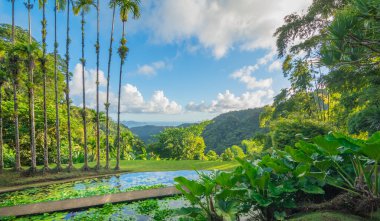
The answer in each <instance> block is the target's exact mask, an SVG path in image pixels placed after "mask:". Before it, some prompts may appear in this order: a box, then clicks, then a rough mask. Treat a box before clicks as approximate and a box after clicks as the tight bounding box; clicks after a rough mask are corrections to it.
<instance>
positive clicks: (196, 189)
mask: <svg viewBox="0 0 380 221" xmlns="http://www.w3.org/2000/svg"><path fill="white" fill-rule="evenodd" d="M174 181H175V182H177V183H178V184H177V185H176V187H177V189H178V190H180V191H181V192H186V193H189V192H190V193H191V194H192V195H194V196H202V195H203V194H204V192H205V187H204V186H203V185H201V184H199V183H197V182H195V181H193V180H188V179H186V178H185V177H182V176H180V177H176V178H174ZM183 187H185V188H186V189H187V191H186V190H185V189H184V188H183Z"/></svg>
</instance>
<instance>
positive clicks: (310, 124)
mask: <svg viewBox="0 0 380 221" xmlns="http://www.w3.org/2000/svg"><path fill="white" fill-rule="evenodd" d="M329 131H330V129H329V127H328V126H327V125H326V124H324V123H321V122H318V121H314V120H309V119H280V120H277V121H274V122H273V123H272V124H271V137H272V145H273V147H275V148H280V149H282V148H284V147H285V146H287V145H289V146H294V144H295V143H296V142H297V141H299V140H300V139H301V136H297V135H299V134H300V135H302V136H303V137H307V138H313V137H316V136H318V135H324V134H327V133H328V132H329Z"/></svg>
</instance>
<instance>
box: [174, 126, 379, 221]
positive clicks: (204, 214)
mask: <svg viewBox="0 0 380 221" xmlns="http://www.w3.org/2000/svg"><path fill="white" fill-rule="evenodd" d="M379 151H380V132H378V133H375V134H374V135H373V136H372V137H371V138H369V139H368V140H361V139H354V138H350V137H347V136H344V135H342V134H333V133H331V134H329V135H326V136H318V137H315V138H314V139H312V140H308V139H306V140H301V141H299V142H297V143H296V144H295V146H294V147H291V146H286V147H285V149H284V150H279V149H276V148H273V149H268V150H267V151H265V152H263V153H262V154H261V155H260V156H259V157H256V158H253V159H247V160H243V159H239V158H237V160H238V161H239V163H240V166H239V167H238V168H236V169H235V170H234V171H233V172H219V171H216V172H215V173H214V174H212V175H204V174H203V175H202V176H201V179H200V180H199V181H192V180H188V179H186V178H184V177H178V178H176V179H175V181H176V182H177V183H178V184H177V188H178V189H179V190H180V191H181V192H182V193H183V194H184V196H185V197H186V198H187V199H188V200H189V201H190V202H191V203H192V205H193V207H189V208H184V209H183V210H182V214H185V215H187V216H188V217H193V218H194V219H195V220H199V219H204V220H236V219H237V217H238V216H242V215H245V216H247V214H248V215H249V216H253V217H256V218H257V219H263V220H284V219H285V218H286V217H287V216H289V215H291V214H292V213H294V212H298V211H310V210H313V209H316V208H317V209H318V210H321V209H333V208H335V209H347V210H348V211H349V212H350V213H353V214H359V215H362V216H366V215H368V214H370V213H372V212H374V211H376V210H377V208H378V206H379V203H380V198H379V197H380V195H379V190H380V187H379V182H380V178H379V171H378V161H379V160H380V154H379V153H378V152H379ZM331 187H333V188H338V189H341V190H343V191H346V193H345V194H343V195H341V196H340V197H341V198H342V199H341V200H340V201H333V202H334V203H333V204H325V205H324V206H318V207H315V208H314V207H313V205H310V202H308V201H312V200H313V199H315V198H313V196H312V195H314V194H325V190H327V189H329V188H331ZM334 193H335V195H336V194H338V193H339V191H336V190H335V191H334ZM359 199H360V200H359ZM358 202H360V203H358ZM308 204H309V205H310V206H308Z"/></svg>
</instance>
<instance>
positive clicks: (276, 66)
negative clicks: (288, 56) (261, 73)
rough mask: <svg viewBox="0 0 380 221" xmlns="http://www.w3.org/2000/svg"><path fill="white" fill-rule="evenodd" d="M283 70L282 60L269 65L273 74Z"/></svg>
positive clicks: (269, 69)
mask: <svg viewBox="0 0 380 221" xmlns="http://www.w3.org/2000/svg"><path fill="white" fill-rule="evenodd" d="M281 68H282V63H281V61H280V60H275V61H274V62H272V64H270V65H269V67H268V71H270V72H273V71H280V70H281Z"/></svg>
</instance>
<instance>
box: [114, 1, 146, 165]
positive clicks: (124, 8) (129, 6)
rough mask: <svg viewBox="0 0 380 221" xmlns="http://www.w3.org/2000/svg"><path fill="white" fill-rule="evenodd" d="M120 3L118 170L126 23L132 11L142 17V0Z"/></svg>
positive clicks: (126, 49) (126, 51) (118, 163)
mask: <svg viewBox="0 0 380 221" xmlns="http://www.w3.org/2000/svg"><path fill="white" fill-rule="evenodd" d="M118 5H119V7H120V19H121V21H122V23H123V24H122V25H123V32H122V37H121V40H120V47H119V51H118V52H119V56H120V74H119V93H118V103H117V158H116V167H115V169H116V170H119V169H120V93H121V78H122V74H123V65H124V63H125V59H126V57H127V54H128V47H127V46H126V44H127V39H126V38H125V25H126V22H127V21H128V15H129V13H132V15H133V18H134V19H137V18H139V17H140V0H119V1H118Z"/></svg>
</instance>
